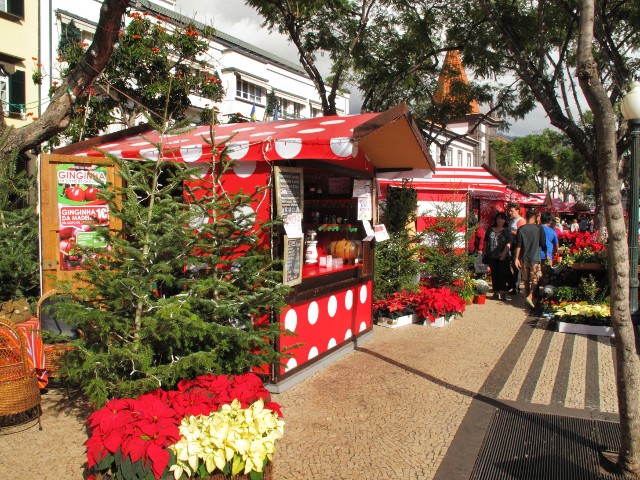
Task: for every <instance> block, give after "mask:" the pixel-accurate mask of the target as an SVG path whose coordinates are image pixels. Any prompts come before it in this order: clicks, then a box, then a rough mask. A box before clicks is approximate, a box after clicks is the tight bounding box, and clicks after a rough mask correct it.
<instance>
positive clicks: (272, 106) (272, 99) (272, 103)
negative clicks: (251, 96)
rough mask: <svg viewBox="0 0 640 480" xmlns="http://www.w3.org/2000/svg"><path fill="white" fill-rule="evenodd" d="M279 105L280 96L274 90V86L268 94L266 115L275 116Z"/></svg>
mask: <svg viewBox="0 0 640 480" xmlns="http://www.w3.org/2000/svg"><path fill="white" fill-rule="evenodd" d="M277 106H278V98H277V97H276V92H274V91H273V88H272V89H271V91H270V92H269V94H268V95H267V106H266V115H268V116H273V114H274V112H275V111H276V107H277Z"/></svg>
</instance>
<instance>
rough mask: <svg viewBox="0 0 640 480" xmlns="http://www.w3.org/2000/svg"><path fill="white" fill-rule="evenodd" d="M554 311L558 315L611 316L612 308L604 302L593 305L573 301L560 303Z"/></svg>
mask: <svg viewBox="0 0 640 480" xmlns="http://www.w3.org/2000/svg"><path fill="white" fill-rule="evenodd" d="M553 313H554V315H555V316H556V317H570V316H583V317H610V316H611V308H610V307H609V305H604V304H596V305H592V304H589V303H587V302H572V303H565V304H562V305H558V306H557V307H555V308H554V312H553Z"/></svg>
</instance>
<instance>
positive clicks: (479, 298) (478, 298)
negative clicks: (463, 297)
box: [473, 294, 487, 305]
mask: <svg viewBox="0 0 640 480" xmlns="http://www.w3.org/2000/svg"><path fill="white" fill-rule="evenodd" d="M486 301H487V295H486V294H483V295H476V296H475V297H473V303H476V304H478V305H484V304H485V302H486Z"/></svg>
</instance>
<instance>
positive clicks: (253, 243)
mask: <svg viewBox="0 0 640 480" xmlns="http://www.w3.org/2000/svg"><path fill="white" fill-rule="evenodd" d="M167 133H170V132H167ZM223 157H226V150H225V151H224V152H223ZM112 160H113V161H114V162H115V163H116V164H117V166H118V169H119V170H118V176H119V177H120V178H121V179H122V181H123V184H124V186H123V187H122V188H120V189H116V190H113V187H112V188H111V189H109V190H108V191H106V193H104V194H103V197H104V198H105V199H106V200H107V202H108V204H109V208H110V212H111V214H112V219H117V220H119V221H120V222H121V223H122V227H121V228H120V229H119V230H108V229H107V228H100V227H98V228H97V230H98V231H99V232H100V233H101V234H102V235H103V236H104V237H105V239H106V241H107V242H108V245H109V248H108V249H106V250H105V249H96V250H91V249H85V250H84V251H83V258H84V263H83V266H84V270H82V271H81V272H78V274H79V280H81V281H82V282H84V285H87V286H86V287H83V288H80V289H79V290H78V291H73V292H72V291H71V290H70V289H69V288H67V292H68V295H69V296H70V298H71V300H72V301H71V302H66V303H64V304H63V306H62V307H61V312H60V315H62V316H63V318H73V319H75V321H76V322H77V324H78V326H79V328H80V329H81V330H82V331H83V332H84V339H82V340H80V341H78V345H77V348H76V349H74V350H73V351H71V352H70V353H69V354H68V355H67V357H66V358H65V362H66V367H65V368H66V369H67V372H68V375H69V377H70V378H71V379H73V380H77V381H78V382H80V384H81V385H82V387H83V389H84V391H85V392H86V394H87V395H88V396H89V398H90V399H91V400H92V401H93V402H94V403H96V404H98V405H100V404H102V403H104V401H105V400H107V399H108V398H110V397H114V396H130V395H135V394H139V393H141V392H145V391H149V390H151V389H155V388H157V387H158V386H161V385H162V386H164V387H172V386H174V385H175V384H176V382H178V381H179V380H180V379H182V378H192V377H194V376H196V375H199V374H203V373H205V372H213V373H215V374H238V373H242V372H246V371H247V370H248V369H249V368H250V367H252V366H257V365H263V364H269V363H277V362H278V361H279V359H280V358H281V356H282V355H281V354H280V353H278V352H277V351H276V350H275V349H274V344H275V340H276V338H277V336H278V335H279V333H280V327H279V324H278V323H277V322H276V323H269V320H270V319H271V316H272V314H275V313H276V312H278V311H279V310H280V309H281V307H283V306H284V296H285V294H286V293H287V292H288V290H289V288H288V287H286V286H284V285H283V284H282V280H281V276H282V275H281V273H280V271H281V268H280V267H279V266H278V265H276V264H274V262H273V261H272V259H271V255H270V246H269V245H270V235H271V230H272V227H273V225H271V224H270V223H265V224H262V225H260V224H256V225H255V227H254V222H255V216H254V214H253V211H252V210H251V209H250V208H249V204H250V202H252V201H255V200H257V201H259V200H261V199H264V198H265V196H266V198H268V196H269V195H270V193H269V191H268V189H265V188H264V187H256V188H255V191H246V192H239V193H237V194H235V193H233V192H229V191H227V192H223V191H217V190H215V191H210V190H209V189H208V188H207V189H206V190H203V188H202V186H198V185H194V184H193V183H190V182H192V181H193V179H194V178H197V175H198V174H199V173H200V172H201V170H200V169H199V168H190V167H188V166H187V165H186V164H182V163H174V162H164V161H161V160H160V161H155V162H154V161H141V162H130V161H121V160H119V159H117V158H112ZM229 166H230V163H229V162H228V161H227V160H224V161H222V162H221V163H220V162H218V163H213V164H211V165H209V167H210V168H213V170H214V172H215V173H214V178H213V182H211V183H209V185H208V186H209V187H211V185H218V183H217V180H218V177H219V176H220V175H224V172H225V171H226V170H227V169H228V168H229ZM200 167H201V166H200ZM183 186H184V188H183ZM203 195H204V196H203ZM200 197H201V198H200ZM185 199H186V203H185ZM254 205H255V204H254Z"/></svg>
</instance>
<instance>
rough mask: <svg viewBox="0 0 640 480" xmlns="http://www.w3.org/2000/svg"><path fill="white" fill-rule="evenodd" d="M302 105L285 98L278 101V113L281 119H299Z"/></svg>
mask: <svg viewBox="0 0 640 480" xmlns="http://www.w3.org/2000/svg"><path fill="white" fill-rule="evenodd" d="M302 108H303V106H302V104H300V103H297V102H292V101H291V100H287V99H286V98H279V99H278V111H279V112H280V115H281V116H282V118H300V117H301V116H302Z"/></svg>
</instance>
